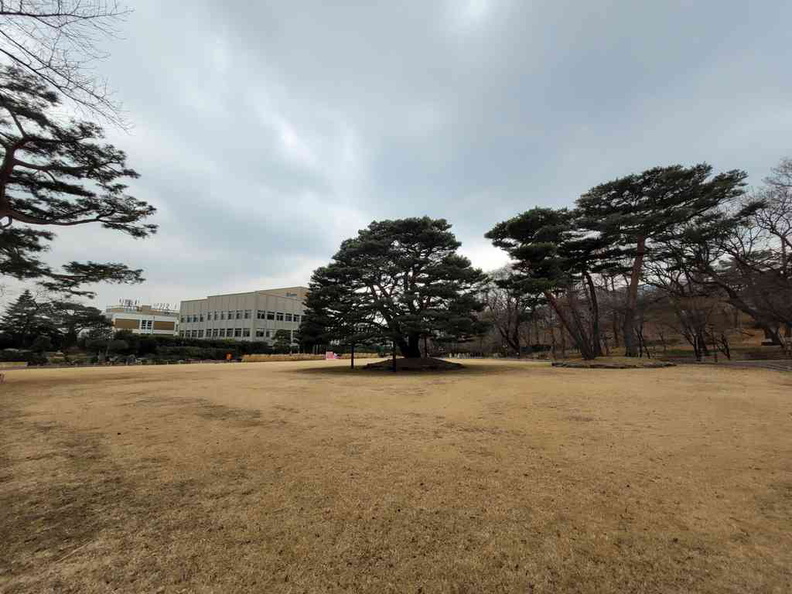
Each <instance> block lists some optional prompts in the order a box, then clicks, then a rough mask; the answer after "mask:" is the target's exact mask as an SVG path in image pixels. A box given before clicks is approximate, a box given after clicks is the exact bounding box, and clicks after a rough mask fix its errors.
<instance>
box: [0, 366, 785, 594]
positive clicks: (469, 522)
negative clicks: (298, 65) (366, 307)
mask: <svg viewBox="0 0 792 594" xmlns="http://www.w3.org/2000/svg"><path fill="white" fill-rule="evenodd" d="M348 365H349V363H348V362H344V361H339V362H325V361H320V362H295V363H261V364H258V363H250V364H238V365H186V366H167V367H137V368H112V369H99V368H96V369H74V370H72V369H59V370H18V371H13V370H12V371H7V372H5V373H6V377H7V380H6V383H5V384H2V385H0V528H2V530H1V534H0V591H2V592H3V593H4V594H18V593H23V592H24V593H40V592H64V593H78V592H79V593H87V594H96V593H100V592H101V593H105V592H166V593H170V592H173V593H176V592H198V593H215V592H216V593H228V592H267V593H270V592H290V593H292V592H310V593H313V592H371V593H381V592H398V593H402V592H425V593H429V592H433V593H434V592H449V593H450V592H454V593H464V592H470V593H474V592H475V593H477V592H521V593H523V592H533V593H541V592H548V593H549V592H582V593H595V592H596V593H599V592H641V593H650V594H651V593H668V592H697V593H716V592H757V593H759V592H762V593H764V592H779V593H780V592H789V591H792V440H790V434H789V424H790V413H791V412H792V408H791V406H792V401H791V400H790V393H792V377H791V376H789V375H788V374H785V373H777V372H773V371H766V370H761V369H738V368H721V367H714V366H679V367H675V368H671V369H658V370H652V369H639V370H629V369H628V370H624V371H620V372H617V373H614V372H613V371H611V370H597V369H554V368H551V367H550V366H549V365H546V364H544V365H543V364H532V363H527V362H516V361H515V362H494V361H473V360H468V361H466V362H465V369H463V370H460V371H459V372H455V373H443V374H436V375H432V374H407V373H405V374H386V373H382V374H378V373H367V372H365V371H362V370H358V371H351V370H349V369H348Z"/></svg>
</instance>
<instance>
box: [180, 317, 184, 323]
mask: <svg viewBox="0 0 792 594" xmlns="http://www.w3.org/2000/svg"><path fill="white" fill-rule="evenodd" d="M179 321H180V322H181V323H182V324H184V316H182V317H181V318H180V319H179Z"/></svg>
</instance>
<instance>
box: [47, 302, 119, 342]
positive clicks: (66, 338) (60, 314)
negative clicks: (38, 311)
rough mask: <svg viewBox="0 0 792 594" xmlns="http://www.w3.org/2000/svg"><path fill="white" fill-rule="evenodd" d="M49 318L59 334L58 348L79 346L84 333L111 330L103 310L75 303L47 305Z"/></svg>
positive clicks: (52, 303)
mask: <svg viewBox="0 0 792 594" xmlns="http://www.w3.org/2000/svg"><path fill="white" fill-rule="evenodd" d="M47 308H48V310H49V318H50V321H51V323H52V325H53V326H54V327H55V329H56V330H57V332H58V341H57V346H58V348H60V349H65V348H68V347H71V346H74V345H76V344H77V339H78V337H79V335H80V334H81V333H83V332H86V331H89V330H94V329H102V328H109V327H110V321H109V320H108V319H107V318H106V317H105V315H104V314H103V313H102V312H101V310H99V309H97V308H95V307H91V306H89V305H84V304H82V303H77V302H73V301H61V300H58V301H52V302H50V303H48V304H47Z"/></svg>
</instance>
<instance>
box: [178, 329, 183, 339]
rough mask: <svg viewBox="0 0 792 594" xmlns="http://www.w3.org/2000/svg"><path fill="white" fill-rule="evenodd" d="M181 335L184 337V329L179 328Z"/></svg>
mask: <svg viewBox="0 0 792 594" xmlns="http://www.w3.org/2000/svg"><path fill="white" fill-rule="evenodd" d="M179 336H181V337H182V338H184V330H179Z"/></svg>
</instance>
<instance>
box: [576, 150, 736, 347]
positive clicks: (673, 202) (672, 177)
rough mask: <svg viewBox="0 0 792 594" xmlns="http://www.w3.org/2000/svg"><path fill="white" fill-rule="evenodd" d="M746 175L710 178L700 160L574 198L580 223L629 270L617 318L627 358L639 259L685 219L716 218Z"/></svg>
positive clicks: (633, 340)
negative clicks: (620, 319)
mask: <svg viewBox="0 0 792 594" xmlns="http://www.w3.org/2000/svg"><path fill="white" fill-rule="evenodd" d="M746 177H747V174H746V173H745V172H743V171H739V170H733V171H727V172H726V173H720V174H717V175H715V176H713V175H712V167H711V166H710V165H707V164H706V163H702V164H699V165H694V166H692V167H684V166H682V165H673V166H670V167H655V168H653V169H648V170H646V171H644V172H643V173H638V174H633V175H628V176H626V177H622V178H619V179H616V180H613V181H610V182H607V183H604V184H601V185H599V186H596V187H594V188H592V189H591V190H589V191H588V192H587V193H585V194H583V195H582V196H581V197H580V198H579V199H578V201H577V209H578V212H579V217H580V227H581V228H582V229H583V230H587V231H591V232H593V233H595V234H596V236H597V237H598V238H599V239H601V240H602V241H603V242H604V243H606V244H608V245H609V246H611V247H612V248H615V249H618V250H619V251H620V252H621V259H622V261H623V262H624V264H623V266H624V267H625V268H628V269H629V271H630V272H629V282H628V286H627V291H626V303H625V305H624V318H623V333H624V343H625V351H626V355H627V356H637V355H638V343H637V336H636V328H635V323H636V318H635V316H636V307H637V301H638V286H639V283H640V280H641V275H642V273H643V270H644V263H645V261H646V260H647V259H650V258H652V257H653V256H652V252H653V250H654V249H655V247H656V246H657V245H658V243H662V241H663V240H665V239H668V238H671V237H674V236H675V235H676V234H678V233H679V232H680V230H681V228H682V227H684V226H686V225H688V224H689V222H690V221H694V220H702V219H703V220H706V219H707V218H709V217H710V216H716V213H717V212H718V210H719V209H720V208H721V207H722V206H724V205H727V204H729V203H731V202H733V201H734V200H735V199H737V198H739V197H740V196H742V195H743V193H744V187H745V179H746Z"/></svg>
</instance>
